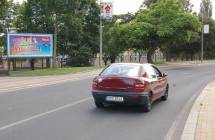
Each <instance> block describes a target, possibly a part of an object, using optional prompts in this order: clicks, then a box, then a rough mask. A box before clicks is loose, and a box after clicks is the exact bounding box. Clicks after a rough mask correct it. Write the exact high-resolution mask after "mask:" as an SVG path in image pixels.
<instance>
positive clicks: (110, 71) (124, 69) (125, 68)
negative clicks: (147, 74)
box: [101, 64, 140, 77]
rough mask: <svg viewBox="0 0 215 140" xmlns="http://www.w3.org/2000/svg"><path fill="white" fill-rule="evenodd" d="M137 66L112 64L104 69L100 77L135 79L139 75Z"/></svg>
mask: <svg viewBox="0 0 215 140" xmlns="http://www.w3.org/2000/svg"><path fill="white" fill-rule="evenodd" d="M139 69H140V66H139V65H135V64H113V65H111V66H109V67H108V68H107V69H105V70H104V71H103V72H102V73H101V75H102V76H108V75H114V76H128V77H137V76H138V74H139Z"/></svg>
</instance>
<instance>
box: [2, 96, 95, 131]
mask: <svg viewBox="0 0 215 140" xmlns="http://www.w3.org/2000/svg"><path fill="white" fill-rule="evenodd" d="M91 99H92V97H88V98H85V99H82V100H79V101H76V102H73V103H71V104H67V105H64V106H61V107H58V108H55V109H52V110H50V111H47V112H44V113H41V114H37V115H34V116H32V117H30V118H26V119H24V120H21V121H17V122H14V123H11V124H8V125H5V126H3V127H0V131H3V130H6V129H9V128H11V127H14V126H17V125H20V124H23V123H26V122H29V121H32V120H35V119H38V118H40V117H43V116H47V115H49V114H51V113H54V112H57V111H60V110H63V109H66V108H69V107H72V106H75V105H77V104H80V103H82V102H86V101H88V100H91Z"/></svg>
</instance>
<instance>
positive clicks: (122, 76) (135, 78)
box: [92, 63, 169, 112]
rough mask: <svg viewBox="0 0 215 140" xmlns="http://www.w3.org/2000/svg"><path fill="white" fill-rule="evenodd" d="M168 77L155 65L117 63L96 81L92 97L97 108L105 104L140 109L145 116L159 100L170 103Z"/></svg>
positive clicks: (96, 78) (102, 73) (105, 70)
mask: <svg viewBox="0 0 215 140" xmlns="http://www.w3.org/2000/svg"><path fill="white" fill-rule="evenodd" d="M168 90H169V85H168V81H167V75H166V74H165V73H161V71H160V70H159V69H158V68H157V67H156V66H154V65H153V64H148V63H146V64H139V63H114V64H112V65H110V66H109V67H107V68H106V69H104V70H103V71H102V72H101V73H100V74H99V76H97V77H95V78H94V80H93V84H92V95H93V98H94V102H95V105H96V107H98V108H103V107H104V105H105V104H121V105H139V106H141V107H142V109H143V110H144V111H145V112H149V111H150V110H151V105H152V103H153V102H154V101H156V100H158V99H162V100H164V101H165V100H167V98H168Z"/></svg>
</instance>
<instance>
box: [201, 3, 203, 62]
mask: <svg viewBox="0 0 215 140" xmlns="http://www.w3.org/2000/svg"><path fill="white" fill-rule="evenodd" d="M201 6H202V9H204V7H203V4H202V5H201ZM203 16H204V12H203V11H202V47H201V63H203V59H204V25H203V24H204V21H203V20H204V18H203Z"/></svg>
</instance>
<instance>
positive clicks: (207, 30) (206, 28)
mask: <svg viewBox="0 0 215 140" xmlns="http://www.w3.org/2000/svg"><path fill="white" fill-rule="evenodd" d="M209 32H210V31H209V25H208V24H206V25H204V34H209Z"/></svg>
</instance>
